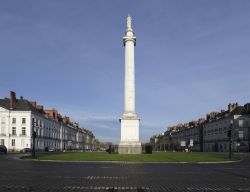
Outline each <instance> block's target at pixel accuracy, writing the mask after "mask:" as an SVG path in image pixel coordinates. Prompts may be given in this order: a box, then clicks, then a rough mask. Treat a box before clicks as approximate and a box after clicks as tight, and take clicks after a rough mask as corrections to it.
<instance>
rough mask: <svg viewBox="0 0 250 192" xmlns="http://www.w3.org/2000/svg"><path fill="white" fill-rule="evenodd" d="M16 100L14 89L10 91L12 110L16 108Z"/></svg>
mask: <svg viewBox="0 0 250 192" xmlns="http://www.w3.org/2000/svg"><path fill="white" fill-rule="evenodd" d="M15 102H16V93H15V92H14V91H10V110H13V109H14V103H15Z"/></svg>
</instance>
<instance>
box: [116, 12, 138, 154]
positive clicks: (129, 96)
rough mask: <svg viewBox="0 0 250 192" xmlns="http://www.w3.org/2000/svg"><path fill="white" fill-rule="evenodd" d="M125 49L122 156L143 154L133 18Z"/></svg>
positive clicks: (126, 34) (125, 41)
mask: <svg viewBox="0 0 250 192" xmlns="http://www.w3.org/2000/svg"><path fill="white" fill-rule="evenodd" d="M123 45H124V47H125V81H124V112H123V114H122V117H121V118H120V122H121V142H120V144H119V147H118V152H119V153H120V154H138V153H141V143H140V142H139V124H140V119H139V117H138V115H137V114H136V112H135V63H134V46H135V45H136V37H135V36H134V32H133V29H132V18H131V17H130V16H128V17H127V31H126V33H125V36H124V37H123Z"/></svg>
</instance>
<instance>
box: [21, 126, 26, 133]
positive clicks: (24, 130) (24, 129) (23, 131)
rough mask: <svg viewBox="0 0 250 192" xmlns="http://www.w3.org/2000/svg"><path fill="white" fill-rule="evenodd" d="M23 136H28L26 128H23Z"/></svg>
mask: <svg viewBox="0 0 250 192" xmlns="http://www.w3.org/2000/svg"><path fill="white" fill-rule="evenodd" d="M22 135H26V128H25V127H22Z"/></svg>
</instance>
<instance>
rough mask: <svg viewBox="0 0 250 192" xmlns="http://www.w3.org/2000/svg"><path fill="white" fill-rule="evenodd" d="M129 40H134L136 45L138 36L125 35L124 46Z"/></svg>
mask: <svg viewBox="0 0 250 192" xmlns="http://www.w3.org/2000/svg"><path fill="white" fill-rule="evenodd" d="M127 41H133V42H134V45H135V46H136V36H132V37H128V36H124V37H123V46H125V44H126V42H127Z"/></svg>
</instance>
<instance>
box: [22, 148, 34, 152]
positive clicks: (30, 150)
mask: <svg viewBox="0 0 250 192" xmlns="http://www.w3.org/2000/svg"><path fill="white" fill-rule="evenodd" d="M21 152H23V153H31V152H32V149H31V148H23V149H22V151H21Z"/></svg>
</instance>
